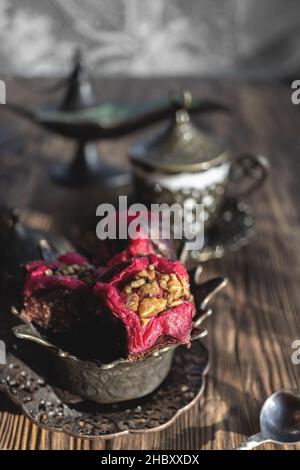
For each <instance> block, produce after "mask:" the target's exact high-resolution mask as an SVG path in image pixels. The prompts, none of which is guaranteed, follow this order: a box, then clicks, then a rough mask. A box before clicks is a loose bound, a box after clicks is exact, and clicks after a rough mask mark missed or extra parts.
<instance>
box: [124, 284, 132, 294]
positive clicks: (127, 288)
mask: <svg viewBox="0 0 300 470" xmlns="http://www.w3.org/2000/svg"><path fill="white" fill-rule="evenodd" d="M123 292H124V293H125V294H131V292H132V289H131V286H129V285H127V286H125V287H124V289H123Z"/></svg>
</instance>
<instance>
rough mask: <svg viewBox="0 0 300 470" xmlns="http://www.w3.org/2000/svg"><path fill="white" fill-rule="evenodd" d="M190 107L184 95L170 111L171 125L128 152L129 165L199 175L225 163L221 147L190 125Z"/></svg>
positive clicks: (188, 97)
mask: <svg viewBox="0 0 300 470" xmlns="http://www.w3.org/2000/svg"><path fill="white" fill-rule="evenodd" d="M191 105H192V95H191V93H190V92H189V91H184V92H183V100H182V106H181V107H180V108H179V109H176V110H175V109H174V115H173V118H172V121H171V122H170V123H169V124H168V125H167V126H166V127H164V128H163V129H161V130H160V131H158V132H156V133H154V134H152V135H150V136H149V137H148V138H145V139H143V140H142V141H139V142H137V143H135V144H134V145H133V147H132V148H131V149H130V151H129V158H130V159H131V161H132V163H137V164H140V165H143V166H146V167H150V168H152V169H156V170H162V171H167V172H170V173H178V172H183V171H197V170H200V171H202V170H206V169H208V168H210V167H212V166H215V165H219V164H221V163H222V162H224V161H226V160H227V158H228V154H227V152H226V151H225V149H224V148H223V147H222V145H221V144H220V143H219V142H217V141H216V140H215V139H213V138H212V137H211V136H210V135H209V134H207V133H206V132H204V131H202V130H200V129H199V128H197V127H196V126H194V124H193V123H192V121H191V117H190V113H189V110H190V108H191Z"/></svg>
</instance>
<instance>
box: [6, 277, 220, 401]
mask: <svg viewBox="0 0 300 470" xmlns="http://www.w3.org/2000/svg"><path fill="white" fill-rule="evenodd" d="M200 272H201V268H198V269H196V270H194V271H193V273H192V278H191V279H192V281H191V290H192V292H193V295H194V297H195V301H196V305H197V306H198V313H197V316H196V319H195V321H194V324H193V330H192V335H191V341H194V340H197V339H199V338H201V337H203V336H205V335H206V334H207V332H206V330H205V329H204V328H203V327H202V326H201V323H202V321H203V320H204V319H205V318H206V317H207V316H208V315H209V314H210V310H209V309H207V308H206V306H207V303H208V301H209V300H210V299H211V298H212V296H213V295H214V294H215V293H216V292H217V291H219V290H220V289H221V288H222V287H224V286H225V285H226V282H227V281H226V280H225V279H223V278H216V279H212V280H210V281H207V282H205V283H202V284H200V283H199V274H200ZM13 331H14V334H15V335H16V336H17V337H18V338H20V339H24V340H27V341H31V342H34V343H37V344H39V345H40V346H41V347H42V348H45V349H46V350H48V351H49V352H50V358H51V366H52V367H53V369H54V371H55V375H56V377H57V378H58V381H59V383H60V385H62V386H63V387H64V388H66V389H67V390H68V391H70V392H71V393H74V394H76V395H80V396H81V397H83V398H86V399H89V400H92V401H94V402H97V403H100V404H112V403H118V402H123V401H128V400H133V399H137V398H140V397H143V396H146V395H148V394H150V393H151V392H153V391H154V390H155V389H156V388H157V387H158V386H159V385H160V384H161V383H162V382H163V381H164V379H165V378H166V377H167V375H168V373H169V371H170V368H171V365H172V359H173V355H174V351H175V349H176V348H177V346H178V344H176V343H175V344H174V343H172V342H168V343H161V344H159V345H156V346H155V348H153V349H152V350H150V351H148V353H147V355H145V356H144V357H142V358H138V359H136V360H134V361H130V360H128V359H119V360H116V361H114V362H111V363H109V364H102V363H99V362H98V361H96V360H95V361H86V360H82V359H80V358H79V357H76V356H74V355H72V354H69V353H68V352H66V351H64V350H62V349H61V348H59V347H58V346H55V345H54V344H52V343H51V342H49V341H48V339H47V338H45V337H44V336H43V335H42V334H41V333H40V332H39V331H38V330H37V329H36V328H35V327H34V326H33V325H32V324H31V323H25V324H22V325H19V326H16V327H14V329H13Z"/></svg>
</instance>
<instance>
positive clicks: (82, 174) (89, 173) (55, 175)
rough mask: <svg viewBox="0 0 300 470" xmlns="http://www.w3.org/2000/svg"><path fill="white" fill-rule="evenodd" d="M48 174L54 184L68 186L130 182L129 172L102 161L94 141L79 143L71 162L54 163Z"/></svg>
mask: <svg viewBox="0 0 300 470" xmlns="http://www.w3.org/2000/svg"><path fill="white" fill-rule="evenodd" d="M50 176H51V179H52V180H53V181H54V182H55V183H56V184H58V185H61V186H69V187H80V186H86V185H89V184H97V185H102V186H104V187H117V186H125V185H126V184H129V183H130V173H129V172H126V171H124V170H121V169H119V168H117V167H114V166H112V165H110V164H109V163H106V162H104V161H103V160H102V159H101V157H100V156H99V154H98V151H97V147H96V145H95V144H94V143H79V144H78V148H77V150H76V153H75V157H74V158H73V160H72V161H71V163H63V162H57V163H55V164H54V165H53V167H52V169H51V173H50Z"/></svg>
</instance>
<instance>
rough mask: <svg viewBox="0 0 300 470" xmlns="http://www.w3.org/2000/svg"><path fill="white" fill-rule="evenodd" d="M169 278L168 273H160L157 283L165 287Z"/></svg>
mask: <svg viewBox="0 0 300 470" xmlns="http://www.w3.org/2000/svg"><path fill="white" fill-rule="evenodd" d="M169 279H170V276H169V274H162V275H161V276H160V279H159V284H160V287H161V288H162V289H166V288H167V287H168V281H169Z"/></svg>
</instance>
